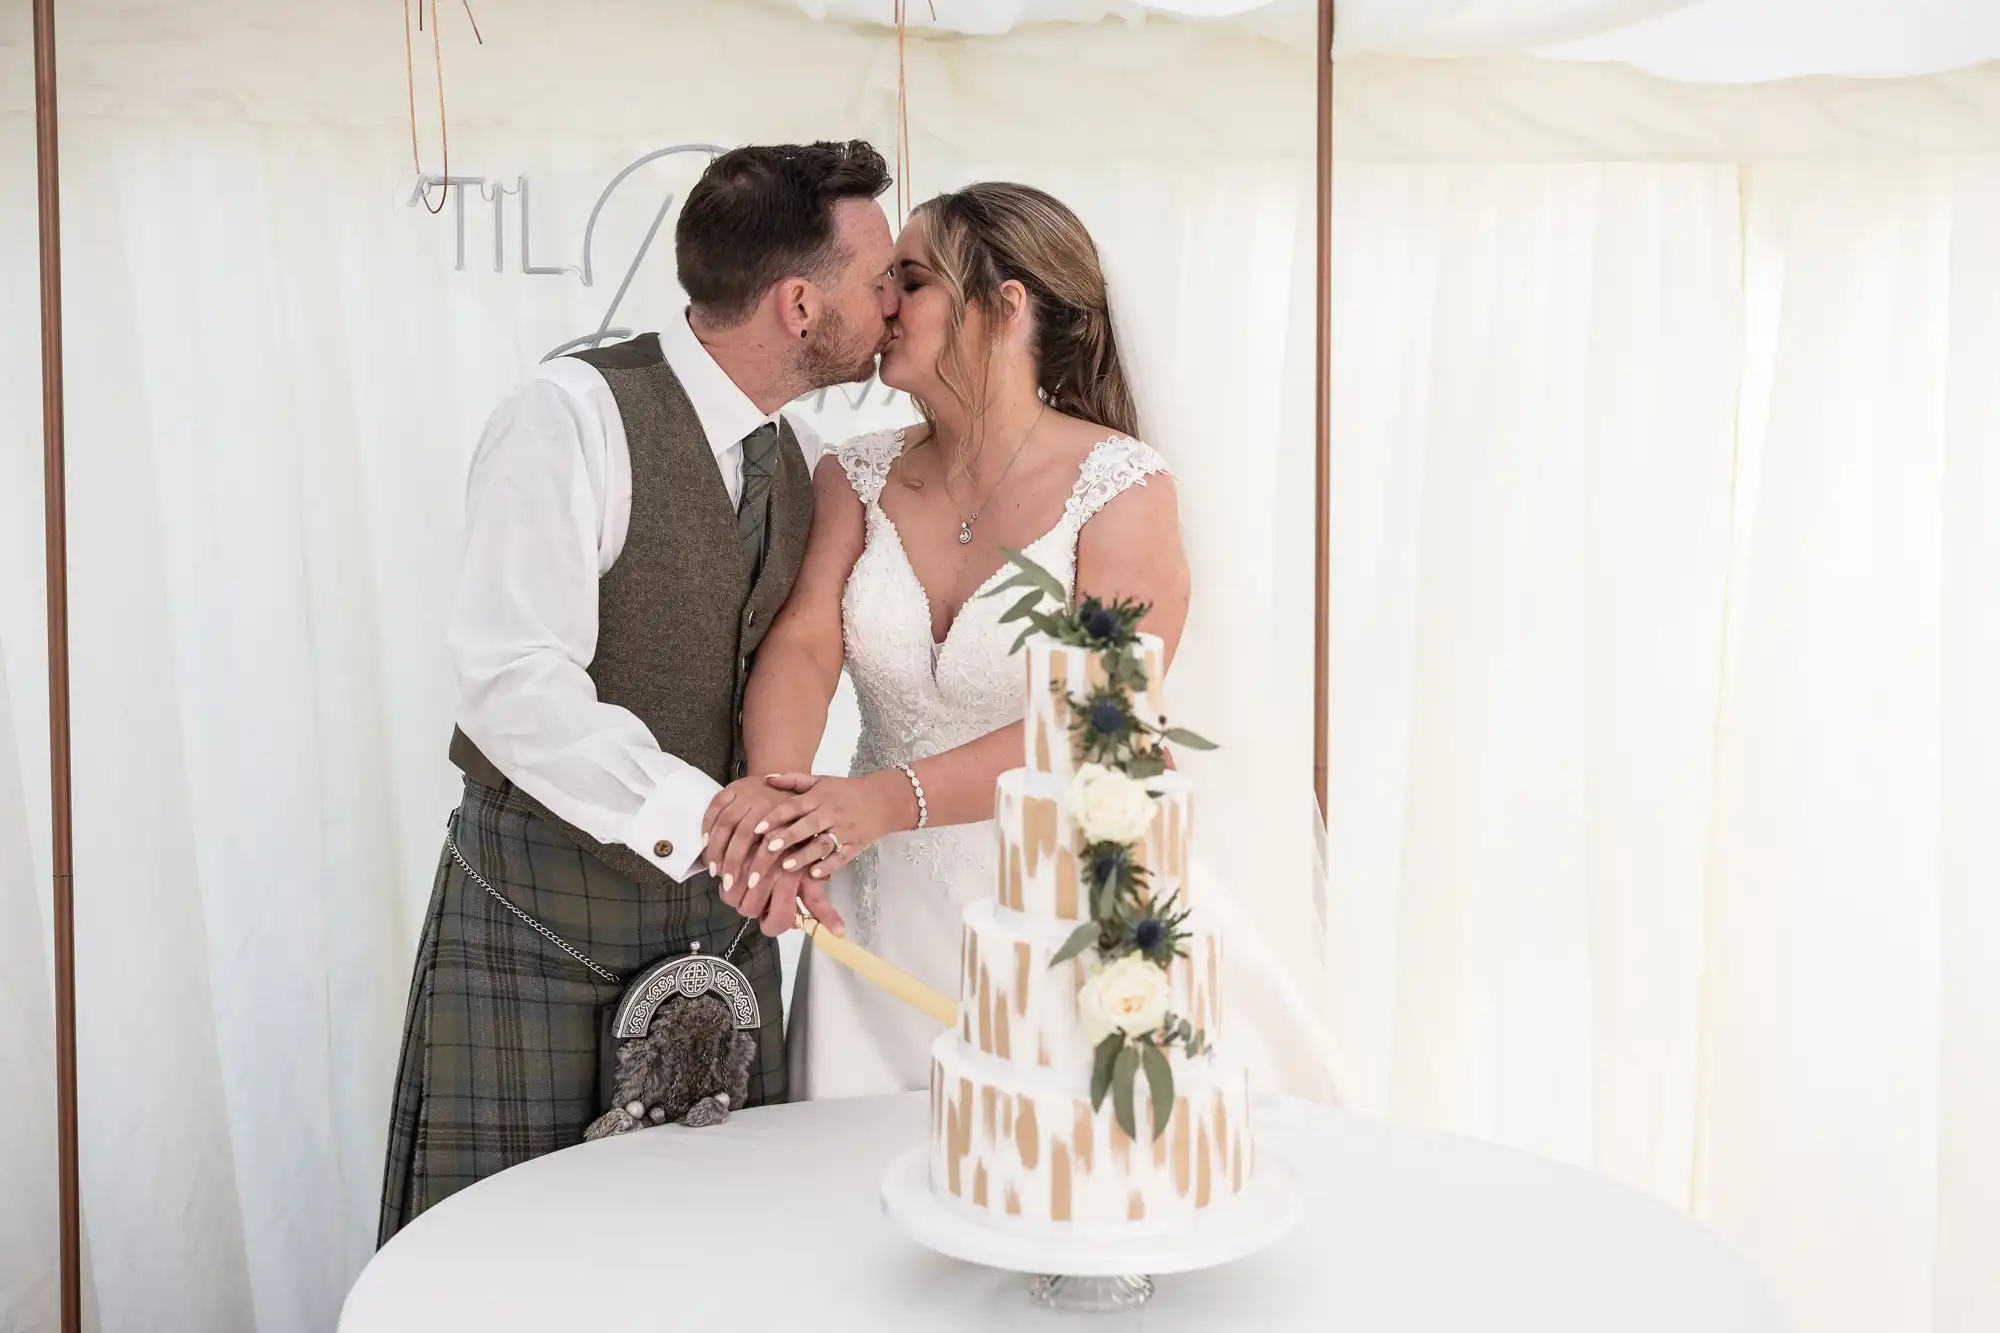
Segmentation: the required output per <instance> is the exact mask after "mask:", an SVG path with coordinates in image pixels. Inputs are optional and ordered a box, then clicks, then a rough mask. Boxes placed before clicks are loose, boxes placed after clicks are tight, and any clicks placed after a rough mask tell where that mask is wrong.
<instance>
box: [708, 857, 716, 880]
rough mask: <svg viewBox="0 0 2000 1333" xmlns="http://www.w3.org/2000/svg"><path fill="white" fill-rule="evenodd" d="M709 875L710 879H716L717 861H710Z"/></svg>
mask: <svg viewBox="0 0 2000 1333" xmlns="http://www.w3.org/2000/svg"><path fill="white" fill-rule="evenodd" d="M708 877H709V878H710V879H714V878H715V862H713V861H710V862H709V863H708Z"/></svg>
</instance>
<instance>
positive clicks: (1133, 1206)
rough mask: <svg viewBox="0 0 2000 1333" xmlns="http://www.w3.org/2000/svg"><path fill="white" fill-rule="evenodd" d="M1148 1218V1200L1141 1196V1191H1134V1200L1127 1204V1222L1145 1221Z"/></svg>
mask: <svg viewBox="0 0 2000 1333" xmlns="http://www.w3.org/2000/svg"><path fill="white" fill-rule="evenodd" d="M1145 1219H1146V1201H1145V1200H1144V1199H1142V1198H1140V1197H1139V1191H1137V1190H1133V1191H1132V1201H1131V1202H1130V1203H1128V1204H1126V1205H1125V1220H1126V1221H1127V1222H1143V1221H1145Z"/></svg>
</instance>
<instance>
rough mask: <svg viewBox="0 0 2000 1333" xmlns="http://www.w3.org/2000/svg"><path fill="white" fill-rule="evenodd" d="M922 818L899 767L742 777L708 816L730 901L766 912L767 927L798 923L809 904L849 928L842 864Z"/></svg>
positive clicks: (710, 859)
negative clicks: (833, 887)
mask: <svg viewBox="0 0 2000 1333" xmlns="http://www.w3.org/2000/svg"><path fill="white" fill-rule="evenodd" d="M906 807H907V808H906ZM915 821H916V802H915V799H914V797H913V796H912V795H911V791H910V786H909V783H908V781H907V780H905V779H904V778H903V776H902V775H901V774H900V773H898V772H896V771H895V770H894V769H888V770H884V772H882V773H870V774H868V775H867V776H865V777H859V778H829V777H815V776H814V775H812V774H810V773H778V774H772V775H769V776H766V777H748V778H739V779H737V780H736V781H735V782H732V783H730V784H729V785H728V786H727V787H724V788H723V789H722V790H721V791H720V792H719V793H717V794H716V797H715V799H714V800H713V801H711V802H710V803H709V807H708V813H707V814H706V815H704V816H703V817H702V825H701V827H702V835H703V837H704V839H705V840H706V841H705V845H704V847H703V850H702V860H703V863H704V864H705V865H706V866H707V868H708V873H709V874H710V875H712V876H714V877H715V879H716V882H717V883H718V884H719V885H720V886H721V889H722V901H723V902H725V903H727V904H729V905H730V906H731V907H733V908H735V909H736V910H737V911H738V912H741V913H742V914H743V915H744V916H746V917H751V918H753V919H756V920H757V921H758V922H759V923H760V928H761V929H762V930H763V932H764V933H765V934H766V935H782V934H784V933H785V932H786V931H788V930H790V929H791V928H792V925H793V922H794V921H795V920H796V919H797V916H798V908H799V906H800V905H801V904H803V905H804V906H805V909H806V910H807V911H808V912H811V913H812V915H813V917H814V918H815V919H816V920H818V921H819V922H820V924H821V925H823V926H825V927H826V928H827V929H829V930H831V931H833V933H834V934H836V935H840V934H845V933H846V923H845V922H843V921H842V920H841V917H840V913H839V912H837V911H836V910H834V907H833V904H832V902H831V901H830V900H829V899H828V896H827V885H828V882H829V881H830V880H831V879H832V878H833V874H834V872H835V871H837V870H839V869H840V868H841V867H842V866H844V865H846V864H847V863H848V862H849V861H851V860H853V859H854V858H855V857H856V856H857V855H859V854H860V853H861V852H862V851H863V850H864V849H865V848H866V847H867V846H868V845H869V844H870V843H872V842H874V841H876V840H877V839H878V838H881V837H882V836H883V835H884V834H888V833H895V832H898V831H900V830H902V829H907V828H911V827H914V825H915Z"/></svg>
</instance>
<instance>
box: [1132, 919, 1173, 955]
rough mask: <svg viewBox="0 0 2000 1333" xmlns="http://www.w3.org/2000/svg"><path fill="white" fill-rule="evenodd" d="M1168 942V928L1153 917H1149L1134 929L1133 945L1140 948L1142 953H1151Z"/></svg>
mask: <svg viewBox="0 0 2000 1333" xmlns="http://www.w3.org/2000/svg"><path fill="white" fill-rule="evenodd" d="M1166 942H1167V928H1166V927H1165V926H1163V925H1161V924H1160V923H1159V921H1158V920H1156V919H1155V918H1153V917H1150V916H1149V917H1147V918H1146V919H1145V920H1144V921H1141V922H1139V924H1137V925H1135V926H1133V927H1132V943H1133V944H1135V945H1137V946H1138V947H1139V952H1141V953H1151V952H1153V950H1155V949H1157V948H1159V947H1160V946H1161V945H1162V944H1165V943H1166Z"/></svg>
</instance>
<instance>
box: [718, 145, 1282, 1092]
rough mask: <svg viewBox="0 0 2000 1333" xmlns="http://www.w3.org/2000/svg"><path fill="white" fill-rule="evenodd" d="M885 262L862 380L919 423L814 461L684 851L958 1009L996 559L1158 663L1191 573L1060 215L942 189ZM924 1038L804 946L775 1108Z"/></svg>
mask: <svg viewBox="0 0 2000 1333" xmlns="http://www.w3.org/2000/svg"><path fill="white" fill-rule="evenodd" d="M893 272H894V280H895V281H896V282H897V284H898V287H899V309H898V312H897V315H896V318H895V320H894V322H893V331H892V335H891V337H892V340H891V342H890V344H889V347H888V350H887V351H886V352H885V353H884V354H883V356H882V363H881V378H882V381H883V383H885V384H887V385H889V386H890V387H892V388H896V389H901V390H903V391H904V392H906V393H908V394H909V395H910V398H911V400H912V401H913V402H914V403H915V404H916V405H917V407H918V410H919V412H920V414H921V416H922V424H920V425H917V426H912V427H909V428H906V429H901V430H893V431H882V432H876V433H873V434H867V435H862V436H859V437H857V438H855V439H853V440H850V441H848V442H847V443H846V444H844V445H841V446H839V447H838V448H837V449H835V450H834V451H833V452H832V453H831V454H830V455H829V456H828V457H827V458H826V459H825V460H823V461H822V463H821V464H820V466H819V469H818V471H817V473H816V475H815V479H814V484H815V490H816V502H815V509H814V515H813V528H812V537H811V540H810V543H809V545H808V547H807V551H806V556H805V564H804V567H803V569H802V570H801V571H800V574H799V578H798V582H797V584H796V585H795V587H794V589H793V592H792V596H791V599H790V601H788V602H787V603H786V605H785V607H784V609H783V610H782V611H781V612H780V613H779V615H778V618H777V619H776V621H775V622H774V623H773V625H772V627H771V629H770V632H769V633H768V635H767V636H766V637H765V639H764V642H763V646H762V648H761V649H760V650H759V652H758V654H757V661H756V665H755V668H754V669H753V671H752V673H751V676H750V680H749V684H748V687H747V691H746V694H745V698H744V706H743V744H744V751H745V754H746V757H747V760H748V764H749V770H748V771H749V772H750V773H751V774H752V775H753V776H751V777H749V778H746V779H744V780H742V781H740V782H738V783H736V784H734V785H732V786H731V787H730V788H728V789H726V790H725V791H724V792H723V793H722V794H721V795H720V796H718V797H717V798H716V801H715V803H714V805H713V806H711V808H710V810H709V814H708V819H707V822H706V825H705V828H706V831H707V833H708V844H707V851H706V859H707V861H708V862H709V865H710V867H711V870H712V871H713V872H715V873H717V874H719V875H720V877H721V883H722V885H723V889H722V894H723V898H724V900H725V901H726V902H728V903H729V904H730V905H732V906H734V907H735V908H736V909H737V910H738V911H740V912H742V913H743V914H744V915H745V916H746V917H758V918H761V919H762V922H763V928H764V930H765V931H766V932H767V933H770V934H778V933H781V932H783V931H784V930H787V929H789V928H790V927H791V924H792V920H793V914H794V907H795V904H796V903H798V902H799V901H801V900H803V902H804V903H805V905H806V906H807V907H808V908H809V909H810V910H812V911H813V912H814V914H815V915H816V916H817V917H819V918H820V920H821V921H822V922H823V923H824V924H825V925H826V926H827V927H828V928H830V929H833V930H836V931H840V932H842V933H851V935H852V937H853V938H854V939H855V940H856V942H857V943H860V944H861V945H863V946H864V947H865V948H867V949H869V950H871V951H872V952H874V953H876V954H878V955H880V956H881V957H882V958H884V959H885V960H886V961H888V962H890V963H892V964H894V965H895V966H896V967H898V968H901V969H902V970H904V971H906V972H909V973H911V974H912V975H914V976H916V977H918V978H919V979H921V980H922V981H924V982H926V983H927V984H929V985H931V986H933V987H935V988H936V989H938V990H940V991H942V992H944V993H945V994H947V995H955V994H957V991H958V975H957V973H958V964H959V951H960V918H961V915H962V913H963V911H964V909H965V907H966V906H968V905H969V904H971V903H973V902H975V901H977V900H978V899H980V898H982V897H985V896H987V895H989V894H991V893H992V891H993V882H994V881H993V846H994V834H993V829H992V826H991V824H990V822H989V821H990V820H991V819H992V815H993V802H994V784H995V783H996V781H997V780H998V778H999V777H1000V775H1001V774H1002V773H1003V772H1006V771H1007V770H1009V769H1013V768H1018V767H1020V766H1021V764H1022V762H1023V749H1022V739H1021V737H1022V725H1021V719H1022V715H1023V709H1024V703H1023V698H1022V682H1023V679H1024V677H1023V675H1022V671H1023V667H1022V665H1021V661H1020V659H1018V658H1016V657H1013V656H1012V654H1011V650H1012V648H1013V645H1014V641H1015V638H1016V636H1017V633H1018V627H1016V626H1012V625H1002V624H1001V623H1000V616H1001V614H1002V613H1003V611H1004V610H1005V607H1006V600H1011V599H1005V600H995V599H983V598H981V596H980V594H981V593H982V592H984V591H985V590H987V589H988V588H990V587H992V586H993V585H995V584H997V583H999V582H1001V581H1002V580H1003V579H1004V578H1006V577H1007V576H1008V575H1009V574H1011V573H1012V570H1011V568H1010V567H1009V565H1008V561H1007V558H1006V556H1005V555H1004V554H1003V552H1004V551H1005V550H1008V549H1013V550H1019V551H1022V552H1024V553H1025V554H1026V555H1027V556H1029V557H1030V558H1031V559H1033V560H1034V561H1036V562H1037V563H1038V564H1040V565H1041V566H1042V567H1043V568H1045V569H1047V570H1049V571H1050V572H1051V573H1052V574H1054V575H1055V576H1056V578H1057V579H1059V580H1061V581H1062V582H1063V583H1064V584H1065V585H1068V586H1070V587H1072V588H1073V589H1075V590H1078V591H1080V592H1082V593H1087V594H1090V595H1093V596H1096V597H1099V598H1101V599H1104V600H1106V601H1110V600H1114V599H1117V598H1121V597H1129V598H1131V599H1133V600H1135V601H1138V602H1142V603H1147V604H1149V605H1150V606H1151V611H1150V612H1149V614H1148V615H1147V617H1146V619H1145V620H1144V621H1143V622H1142V624H1141V629H1143V630H1144V631H1146V632H1148V633H1151V634H1155V635H1158V636H1159V637H1160V638H1161V639H1162V640H1163V641H1164V642H1165V644H1166V650H1167V654H1168V658H1169V661H1171V659H1172V655H1173V653H1174V650H1175V648H1176V647H1177V645H1178V643H1179V640H1180V636H1181V630H1182V628H1183V626H1184V625H1185V624H1186V621H1187V613H1188V597H1189V574H1188V564H1187V557H1186V554H1185V552H1184V550H1183V548H1182V543H1181V533H1180V519H1179V508H1178V504H1177V501H1176V496H1175V488H1174V481H1173V477H1172V475H1171V473H1170V472H1169V471H1168V468H1167V465H1166V463H1165V461H1164V460H1163V459H1162V458H1161V457H1160V455H1159V454H1158V453H1156V452H1155V451H1154V450H1153V449H1152V448H1150V447H1149V446H1147V445H1145V444H1143V443H1141V442H1140V441H1139V439H1138V434H1139V425H1138V420H1137V414H1136V412H1135V410H1134V407H1133V401H1132V393H1131V390H1130V387H1129V384H1128V380H1127V377H1126V373H1125V368H1124V366H1123V365H1122V364H1121V362H1120V360H1119V352H1118V345H1117V342H1116V340H1115V338H1114V336H1113V333H1112V322H1111V309H1110V303H1109V299H1108V296H1107V294H1106V290H1105V281H1104V275H1103V271H1102V269H1101V268H1100V266H1099V263H1098V256H1097V250H1096V247H1095V246H1094V245H1093V243H1092V241H1091V238H1090V235H1089V233H1088V232H1087V231H1086V230H1085V229H1084V227H1083V224H1082V223H1081V222H1080V221H1078V219H1077V217H1076V216H1075V214H1073V213H1072V212H1070V210H1069V209H1068V208H1067V207H1065V206H1064V205H1063V204H1062V203H1060V202H1058V201H1057V200H1056V199H1054V198H1052V197H1050V196H1049V195H1047V194H1045V193H1043V192H1042V191H1040V190H1036V189H1033V188H1031V187H1028V186H1024V185H1013V184H1003V183H989V184H981V185H974V186H971V187H969V188H967V189H964V190H960V191H957V192H955V193H951V194H946V195H941V196H939V197H938V198H936V199H933V200H931V201H929V202H928V203H926V204H924V205H922V206H921V207H920V208H918V209H917V210H916V212H915V213H914V214H913V215H912V216H911V218H910V221H909V223H908V225H907V226H906V227H905V228H904V230H903V233H902V235H901V237H900V238H899V239H898V242H897V245H896V252H895V267H894V271H893ZM843 665H845V667H846V669H847V671H848V673H849V675H850V676H851V678H852V680H853V684H854V692H855V697H856V700H857V701H858V703H859V707H860V714H861V734H860V742H859V746H858V748H857V751H856V754H855V759H854V766H853V774H854V776H852V777H848V778H829V777H819V778H814V777H812V776H810V771H811V766H812V761H813V758H814V755H815V753H816V752H817V750H818V748H819V743H820V738H821V734H822V732H823V731H824V729H825V725H826V715H827V705H828V703H829V702H830V700H831V699H832V697H833V694H834V690H835V687H836V686H837V684H838V682H839V678H840V672H841V669H842V667H843ZM764 775H773V776H770V777H768V778H767V777H766V776H764ZM774 802H775V803H774ZM1206 896H1207V895H1206V890H1204V897H1206ZM1232 970H1234V969H1232ZM938 1031H939V1029H938V1028H937V1026H936V1024H935V1023H934V1022H933V1021H932V1020H930V1019H929V1018H927V1017H926V1016H924V1015H923V1014H921V1013H918V1012H917V1011H915V1010H913V1009H910V1008H908V1007H907V1006H905V1005H904V1004H902V1003H901V1002H900V1001H898V1000H896V999H893V998H891V997H890V996H888V995H887V994H885V993H882V992H880V991H878V990H876V989H874V988H873V987H871V986H870V985H869V984H868V983H866V982H864V981H862V980H860V979H859V978H858V977H856V976H854V975H853V974H851V973H849V972H847V971H845V970H844V969H842V968H838V967H820V968H817V969H815V968H813V967H812V966H811V951H810V945H808V946H807V951H806V954H805V956H804V959H803V961H802V962H801V965H800V972H799V976H798V979H797V982H796V983H795V990H794V999H793V1008H792V1020H791V1026H790V1028H789V1030H788V1032H787V1048H788V1052H789V1059H790V1062H791V1066H792V1068H791V1080H792V1081H791V1086H792V1093H791V1095H792V1097H793V1098H794V1099H801V1098H807V1097H813V1098H818V1097H839V1096H853V1095H861V1094H867V1093H881V1092H895V1091H908V1090H914V1089H919V1088H923V1087H925V1086H926V1085H927V1084H928V1081H929V1072H930V1054H929V1052H930V1046H931V1043H932V1042H933V1041H934V1040H935V1038H936V1037H937V1035H938ZM1265 1044H1266V1045H1268V1044H1269V1042H1268V1040H1267V1041H1266V1043H1265Z"/></svg>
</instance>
